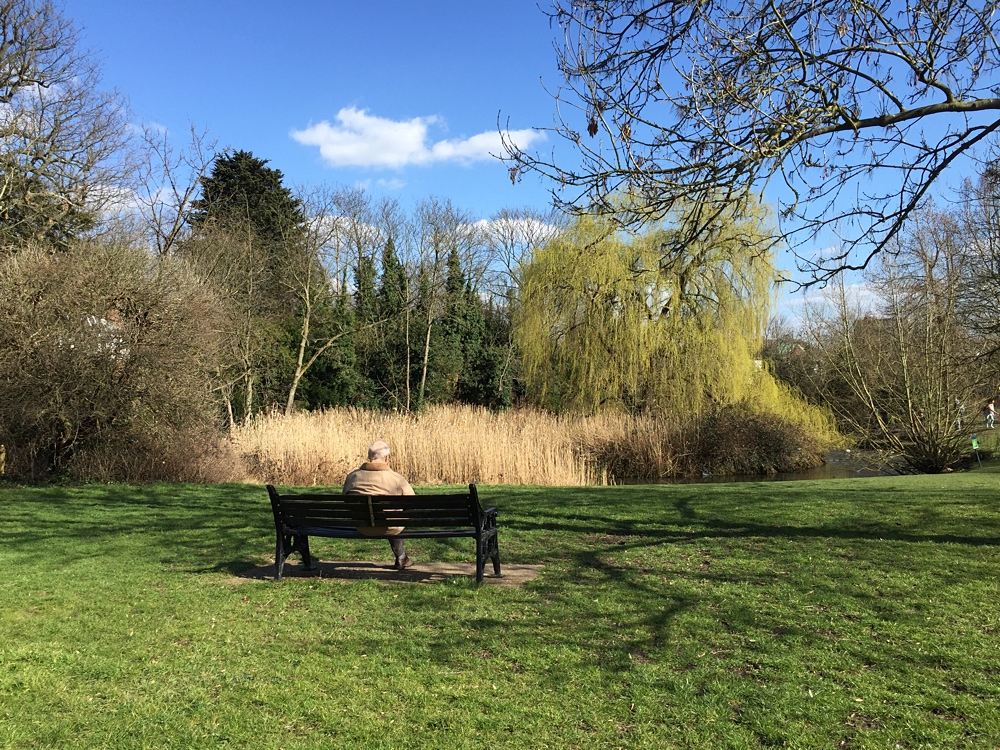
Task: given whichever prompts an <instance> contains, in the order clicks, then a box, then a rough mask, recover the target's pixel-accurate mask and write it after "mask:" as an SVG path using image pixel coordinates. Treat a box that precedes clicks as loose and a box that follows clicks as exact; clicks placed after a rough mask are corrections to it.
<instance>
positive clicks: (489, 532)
mask: <svg viewBox="0 0 1000 750" xmlns="http://www.w3.org/2000/svg"><path fill="white" fill-rule="evenodd" d="M267 492H268V494H269V495H270V496H271V510H272V511H273V513H274V530H275V533H276V535H277V545H276V547H275V552H274V569H275V576H274V577H275V579H276V580H279V581H280V580H281V576H282V571H283V569H284V566H285V560H287V559H288V556H289V555H291V554H293V553H295V552H298V553H299V554H301V555H302V562H303V564H304V565H305V568H306V570H314V569H315V567H316V566H315V564H314V563H313V559H312V556H311V555H310V553H309V537H311V536H322V537H331V538H336V539H380V540H382V539H385V537H384V536H367V535H365V534H362V533H360V532H359V531H358V527H359V526H361V527H368V526H396V527H399V526H402V527H404V529H403V531H402V532H400V533H399V534H395V535H394V536H397V537H398V538H400V539H440V538H447V537H463V536H466V537H473V538H474V539H475V540H476V583H482V582H483V570H484V569H485V568H486V561H487V560H491V561H492V562H493V573H494V575H496V576H499V575H500V550H499V547H498V545H497V509H496V508H488V509H487V510H483V508H482V506H481V505H480V504H479V495H478V494H477V492H476V485H474V484H470V485H469V490H468V492H462V493H448V494H435V495H341V494H332V493H316V492H304V493H294V494H293V493H279V492H278V491H277V490H276V489H275V488H274V486H273V485H270V484H269V485H267Z"/></svg>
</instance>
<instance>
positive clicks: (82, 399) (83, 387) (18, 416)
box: [0, 243, 220, 480]
mask: <svg viewBox="0 0 1000 750" xmlns="http://www.w3.org/2000/svg"><path fill="white" fill-rule="evenodd" d="M0 319H2V320H4V325H3V326H2V327H0V443H4V444H6V446H7V468H8V472H9V473H11V474H16V475H21V476H25V477H29V478H38V477H43V476H46V475H51V474H60V473H62V474H68V475H70V476H73V477H76V478H84V479H90V478H93V479H126V480H139V479H147V478H180V476H187V475H186V473H185V472H184V471H182V470H181V467H184V466H195V465H197V464H198V462H199V459H200V457H201V456H203V455H206V454H208V453H210V452H211V451H214V450H217V449H218V448H217V446H218V443H219V436H220V432H219V430H218V427H217V425H216V419H215V407H214V404H213V399H212V393H211V391H212V373H213V372H214V371H215V352H216V351H217V341H216V335H215V333H214V332H215V330H217V328H218V326H217V325H215V324H214V322H215V321H216V320H217V307H216V305H215V303H214V301H213V299H212V297H211V296H210V295H209V294H207V293H206V292H205V291H204V290H203V288H202V286H201V285H200V284H199V283H198V282H197V280H195V279H194V278H193V277H192V276H191V275H190V274H189V273H188V272H187V271H186V270H185V268H184V267H183V266H182V265H179V264H178V263H176V262H173V261H170V260H163V259H152V258H150V256H149V255H148V253H146V252H145V251H143V250H141V249H136V248H133V247H130V246H128V245H122V244H109V243H105V244H95V243H81V244H77V245H75V246H73V247H72V248H71V249H70V250H69V251H68V252H65V253H60V254H52V253H49V252H47V251H45V250H43V249H26V250H23V251H21V252H18V253H17V254H16V255H13V256H9V257H7V258H5V259H3V261H2V262H0Z"/></svg>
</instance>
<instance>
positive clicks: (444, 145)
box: [291, 107, 544, 169]
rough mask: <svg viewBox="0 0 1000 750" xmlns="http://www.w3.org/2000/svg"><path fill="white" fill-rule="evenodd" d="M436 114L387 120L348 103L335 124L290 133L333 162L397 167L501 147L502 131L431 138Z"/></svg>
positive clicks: (529, 137)
mask: <svg viewBox="0 0 1000 750" xmlns="http://www.w3.org/2000/svg"><path fill="white" fill-rule="evenodd" d="M440 122H441V120H440V118H438V117H435V116H430V117H415V118H413V119H412V120H389V119H387V118H384V117H376V116H374V115H370V114H368V112H367V110H363V109H356V108H354V107H348V108H344V109H342V110H340V111H339V112H338V113H337V116H336V118H335V122H334V124H332V125H331V124H330V122H329V121H327V120H324V121H323V122H320V123H318V124H316V125H312V126H310V127H308V128H306V129H305V130H293V131H292V132H291V136H292V138H293V139H295V140H296V141H298V142H299V143H301V144H302V145H304V146H317V147H319V152H320V155H321V156H322V157H323V160H324V161H325V162H326V163H327V164H329V165H330V166H332V167H375V168H381V169H400V168H402V167H405V166H409V165H411V164H432V163H435V162H458V163H460V164H470V163H472V162H476V161H483V160H485V159H490V158H492V155H495V154H500V153H502V152H503V151H504V148H503V143H502V142H501V139H500V133H498V132H497V133H494V132H489V131H487V132H485V133H479V134H478V135H474V136H472V137H471V138H465V139H449V140H441V141H437V142H434V143H431V142H429V141H430V139H429V130H430V127H431V126H432V125H437V124H439V123H440ZM509 137H510V139H511V140H512V141H513V142H514V143H516V144H517V145H518V146H519V147H520V148H526V147H527V146H529V145H530V144H531V143H532V142H533V141H536V140H538V139H540V138H544V135H543V134H542V133H539V132H537V131H534V130H516V131H512V132H511V133H509Z"/></svg>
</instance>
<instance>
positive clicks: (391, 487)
mask: <svg viewBox="0 0 1000 750" xmlns="http://www.w3.org/2000/svg"><path fill="white" fill-rule="evenodd" d="M344 494H345V495H412V494H414V492H413V488H412V487H410V483H409V482H407V481H406V479H405V478H404V477H403V475H402V474H397V473H396V472H395V471H393V470H392V469H390V468H389V444H388V443H384V442H382V441H381V440H379V441H376V442H374V443H372V444H371V445H369V446H368V461H367V462H366V463H363V464H362V465H361V468H360V469H355V470H354V471H352V472H351V473H350V474H348V475H347V478H346V479H345V480H344ZM402 530H403V527H402V526H361V527H359V528H358V531H359V532H360V533H361V534H364V535H365V536H384V537H387V538H388V539H389V546H390V547H391V548H392V552H393V554H394V555H395V556H396V570H403V569H405V568H408V567H410V566H411V565H413V560H412V559H411V558H410V557H408V556H407V554H406V550H404V549H403V540H402V539H397V538H396V536H395V535H396V534H399V533H400V532H402Z"/></svg>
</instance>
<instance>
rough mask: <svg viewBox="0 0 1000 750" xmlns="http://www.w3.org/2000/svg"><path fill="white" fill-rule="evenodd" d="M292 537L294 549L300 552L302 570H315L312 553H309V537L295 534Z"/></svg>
mask: <svg viewBox="0 0 1000 750" xmlns="http://www.w3.org/2000/svg"><path fill="white" fill-rule="evenodd" d="M292 539H294V540H295V541H294V549H295V551H297V552H301V553H302V568H303V570H316V567H317V566H316V563H315V562H313V559H312V555H310V554H309V537H308V536H296V537H292Z"/></svg>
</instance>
